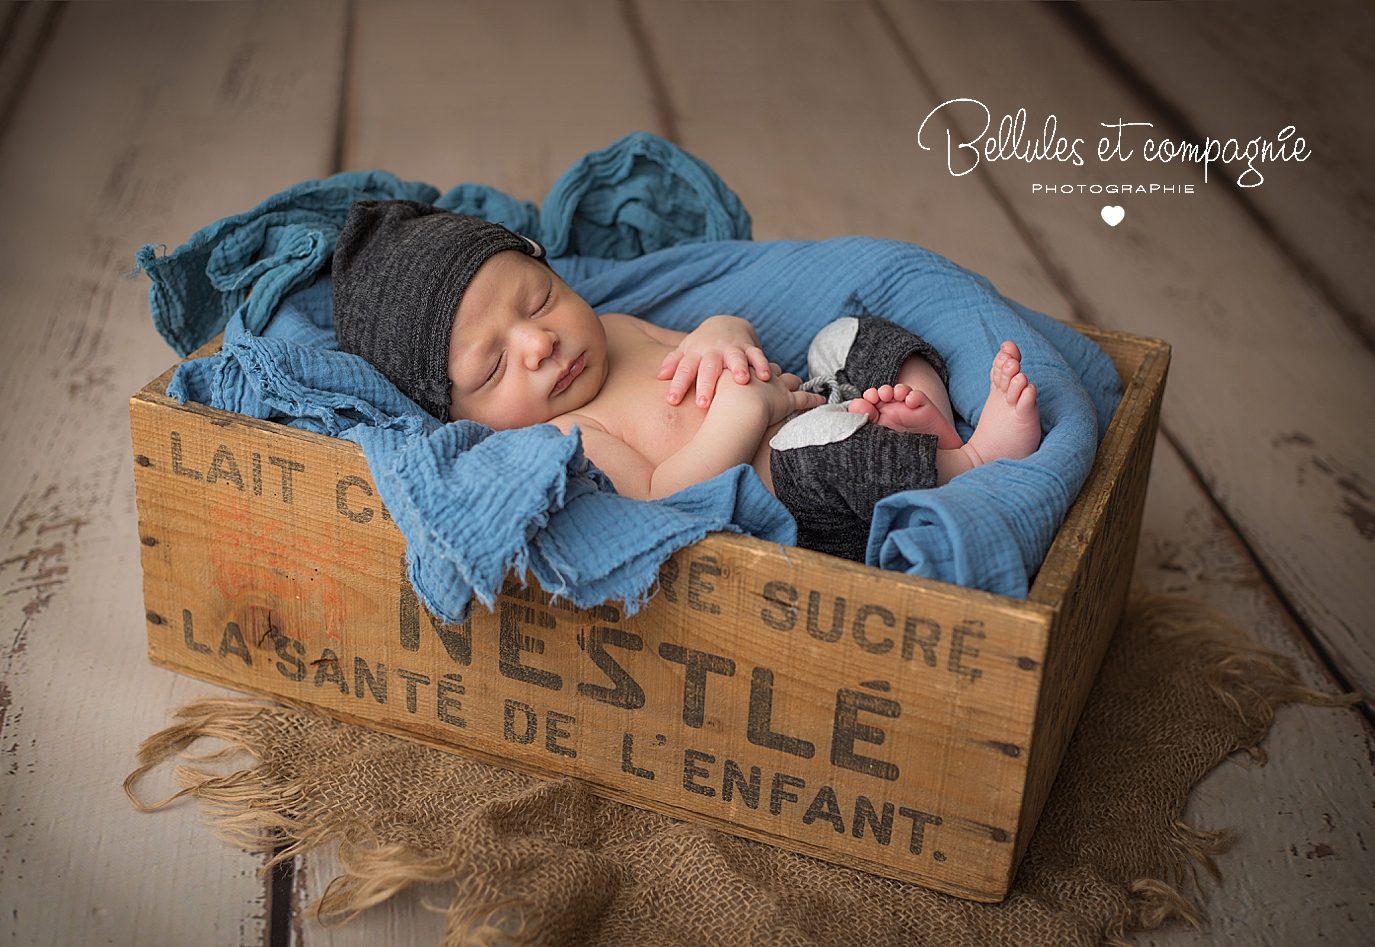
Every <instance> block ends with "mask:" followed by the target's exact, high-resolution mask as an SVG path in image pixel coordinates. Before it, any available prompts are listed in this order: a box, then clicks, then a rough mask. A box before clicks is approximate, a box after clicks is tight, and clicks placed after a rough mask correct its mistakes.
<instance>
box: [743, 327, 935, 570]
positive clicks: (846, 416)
mask: <svg viewBox="0 0 1375 947" xmlns="http://www.w3.org/2000/svg"><path fill="white" fill-rule="evenodd" d="M909 355H920V356H922V357H923V358H925V359H926V360H927V361H928V362H930V363H931V366H932V367H933V368H934V369H935V370H936V373H937V374H938V375H940V378H941V381H942V382H943V383H945V384H946V385H949V383H950V373H949V371H948V369H947V368H946V365H945V360H944V359H943V358H941V356H940V353H938V352H937V351H936V350H935V349H934V348H932V346H931V344H930V343H928V342H927V341H926V340H925V339H923V338H921V337H920V336H917V335H913V334H912V333H911V332H908V331H907V330H906V329H904V328H902V327H901V326H899V325H896V324H894V323H892V322H889V321H888V320H887V319H880V318H878V317H876V316H846V317H844V318H841V319H837V320H836V321H834V322H832V323H830V324H829V325H827V326H826V327H825V328H824V329H822V330H821V331H820V332H818V333H817V335H816V337H815V338H814V339H812V344H811V346H810V348H808V350H807V374H808V380H807V381H806V382H805V383H803V385H802V388H803V390H805V391H811V392H816V393H818V394H822V395H825V396H826V399H827V403H826V404H824V405H822V406H821V407H819V408H813V409H812V410H810V411H806V412H804V413H802V414H799V415H797V416H796V417H794V418H793V419H791V420H790V421H788V422H787V423H786V424H784V425H783V427H781V428H779V430H778V433H777V434H775V435H774V436H773V438H772V439H771V440H770V441H769V447H770V448H772V450H773V454H772V457H771V459H770V462H769V470H770V473H771V474H772V475H773V491H774V495H775V496H777V497H778V499H779V500H781V501H782V502H783V505H784V506H786V507H787V508H788V512H790V513H792V515H793V518H794V519H795V520H797V544H798V545H799V546H801V547H802V548H804V549H814V550H816V551H818V552H824V553H829V554H830V555H833V556H840V557H842V558H845V559H852V560H854V561H855V562H863V561H864V549H865V546H866V545H867V544H868V541H869V521H870V520H871V519H872V518H873V515H874V506H875V504H877V503H878V501H879V500H882V499H883V498H884V497H886V496H889V495H890V494H894V493H901V492H902V491H904V490H920V489H925V488H929V487H934V486H935V485H936V442H937V441H938V440H939V438H938V437H937V436H936V435H935V434H908V433H904V432H901V431H894V430H892V429H891V428H886V427H883V426H882V425H878V424H870V423H869V422H868V418H867V417H865V416H864V415H862V414H852V413H851V412H850V411H849V410H848V409H847V408H846V405H847V404H848V403H849V402H850V400H851V399H853V398H858V397H859V396H860V395H861V394H862V393H863V392H864V390H865V389H866V388H877V387H880V386H882V385H891V384H893V383H894V382H896V381H897V378H898V371H899V370H900V369H901V368H902V363H903V362H905V361H906V360H907V357H908V356H909Z"/></svg>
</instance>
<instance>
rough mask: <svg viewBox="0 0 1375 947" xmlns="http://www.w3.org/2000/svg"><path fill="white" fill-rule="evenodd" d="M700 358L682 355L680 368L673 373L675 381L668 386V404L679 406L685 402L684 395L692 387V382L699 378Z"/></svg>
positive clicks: (679, 363)
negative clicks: (678, 404) (698, 366)
mask: <svg viewBox="0 0 1375 947" xmlns="http://www.w3.org/2000/svg"><path fill="white" fill-rule="evenodd" d="M698 361H699V358H698V356H696V355H688V354H686V353H684V354H682V355H680V357H679V362H678V367H677V368H676V369H674V371H673V381H672V382H671V383H670V384H669V386H668V403H669V404H677V403H678V402H680V401H682V400H683V395H684V394H686V393H687V390H688V389H689V388H690V387H692V380H693V379H694V378H695V377H696V376H697V363H698Z"/></svg>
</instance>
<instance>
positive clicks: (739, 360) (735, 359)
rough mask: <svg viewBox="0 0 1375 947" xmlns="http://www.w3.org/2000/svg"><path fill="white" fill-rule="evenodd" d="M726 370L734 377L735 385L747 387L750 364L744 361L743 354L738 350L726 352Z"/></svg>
mask: <svg viewBox="0 0 1375 947" xmlns="http://www.w3.org/2000/svg"><path fill="white" fill-rule="evenodd" d="M726 370H727V371H729V372H730V373H731V374H732V375H734V376H735V383H736V384H738V385H748V384H749V383H750V363H749V362H748V361H746V360H745V353H744V352H742V351H740V350H739V349H729V350H727V352H726Z"/></svg>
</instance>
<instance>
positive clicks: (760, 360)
mask: <svg viewBox="0 0 1375 947" xmlns="http://www.w3.org/2000/svg"><path fill="white" fill-rule="evenodd" d="M745 357H746V358H748V359H749V362H750V367H751V368H753V369H754V373H755V374H756V375H758V376H759V380H760V381H768V380H769V375H770V374H772V373H771V372H770V371H769V364H770V363H769V360H768V359H767V358H765V357H764V350H763V349H761V348H760V347H759V346H757V345H751V346H750V347H749V348H747V349H745Z"/></svg>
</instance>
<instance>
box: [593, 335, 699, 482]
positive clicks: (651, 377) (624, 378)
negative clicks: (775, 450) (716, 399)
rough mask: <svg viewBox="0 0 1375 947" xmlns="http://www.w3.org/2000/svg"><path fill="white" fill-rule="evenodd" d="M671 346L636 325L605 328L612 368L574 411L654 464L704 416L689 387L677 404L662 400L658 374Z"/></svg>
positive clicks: (685, 439) (665, 388)
mask: <svg viewBox="0 0 1375 947" xmlns="http://www.w3.org/2000/svg"><path fill="white" fill-rule="evenodd" d="M671 351H673V349H672V347H671V346H667V345H663V344H662V343H660V342H658V341H656V340H654V339H652V338H650V337H649V336H647V335H645V334H644V333H642V332H640V331H638V330H634V329H631V330H629V331H622V332H610V331H608V333H607V357H608V359H610V362H611V371H610V373H609V375H608V376H607V380H606V384H604V385H603V386H602V390H601V391H600V392H599V393H598V394H597V397H596V398H594V399H593V400H592V401H590V402H589V403H588V404H586V405H584V406H583V407H582V408H581V409H579V411H578V413H579V414H582V415H586V416H587V417H589V418H591V419H592V420H593V421H596V422H597V423H598V424H600V425H601V426H602V427H604V428H605V429H606V430H607V431H608V432H609V433H611V434H613V435H615V436H616V437H617V438H619V439H620V440H622V441H624V442H625V443H626V444H628V445H630V447H632V448H633V449H634V450H635V451H636V452H637V453H639V454H640V456H642V457H644V458H645V459H646V460H648V461H649V462H650V463H652V464H655V465H656V466H657V465H658V464H660V463H663V461H664V460H665V459H667V458H668V457H670V456H672V455H673V454H674V453H675V452H676V451H677V450H678V449H679V448H681V447H682V446H683V445H684V444H686V443H687V442H688V441H690V440H692V438H693V436H694V435H695V434H696V433H697V430H698V428H700V427H701V426H702V421H703V419H704V418H705V417H706V409H703V408H699V407H697V405H696V403H695V402H694V400H693V392H692V391H691V390H689V391H688V393H687V396H686V397H685V398H684V399H683V401H682V402H681V403H679V404H676V405H671V404H669V403H668V401H667V400H666V399H667V394H668V386H669V381H667V380H665V381H660V380H659V378H658V374H659V366H660V365H662V364H663V361H664V357H665V356H667V355H668V353H669V352H671Z"/></svg>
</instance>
